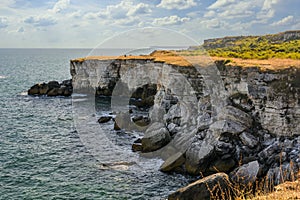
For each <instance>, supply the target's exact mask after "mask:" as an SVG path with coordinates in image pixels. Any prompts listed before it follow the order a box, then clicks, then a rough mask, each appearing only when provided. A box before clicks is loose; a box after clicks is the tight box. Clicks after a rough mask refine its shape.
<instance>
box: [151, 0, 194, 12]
mask: <svg viewBox="0 0 300 200" xmlns="http://www.w3.org/2000/svg"><path fill="white" fill-rule="evenodd" d="M196 5H197V3H196V2H194V0H161V2H160V4H158V5H157V7H159V8H165V9H168V10H172V9H177V10H183V9H188V8H191V7H194V6H196Z"/></svg>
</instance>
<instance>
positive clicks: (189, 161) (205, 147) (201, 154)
mask: <svg viewBox="0 0 300 200" xmlns="http://www.w3.org/2000/svg"><path fill="white" fill-rule="evenodd" d="M214 151H215V148H214V144H213V143H212V142H211V141H210V140H200V141H195V142H193V143H192V144H191V146H190V147H189V148H188V150H187V152H186V162H185V168H186V170H187V172H189V173H190V174H195V175H199V174H200V172H204V171H205V170H206V168H207V167H208V165H209V164H210V161H211V159H212V156H213V154H214Z"/></svg>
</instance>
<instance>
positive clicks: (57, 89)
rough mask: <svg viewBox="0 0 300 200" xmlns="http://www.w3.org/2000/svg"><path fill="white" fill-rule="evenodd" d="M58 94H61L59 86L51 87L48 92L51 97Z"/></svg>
mask: <svg viewBox="0 0 300 200" xmlns="http://www.w3.org/2000/svg"><path fill="white" fill-rule="evenodd" d="M58 95H59V88H53V89H50V90H49V92H48V93H47V96H49V97H53V96H58Z"/></svg>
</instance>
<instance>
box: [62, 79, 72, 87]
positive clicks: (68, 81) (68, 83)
mask: <svg viewBox="0 0 300 200" xmlns="http://www.w3.org/2000/svg"><path fill="white" fill-rule="evenodd" d="M61 84H62V85H65V86H67V87H68V86H69V87H70V86H72V79H68V80H64V81H63V82H62V83H61Z"/></svg>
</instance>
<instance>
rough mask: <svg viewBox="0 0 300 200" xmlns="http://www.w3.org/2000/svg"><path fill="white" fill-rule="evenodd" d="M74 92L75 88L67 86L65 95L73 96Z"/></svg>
mask: <svg viewBox="0 0 300 200" xmlns="http://www.w3.org/2000/svg"><path fill="white" fill-rule="evenodd" d="M72 93H73V88H72V87H66V89H65V90H64V93H63V95H64V96H66V97H68V96H71V95H72Z"/></svg>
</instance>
